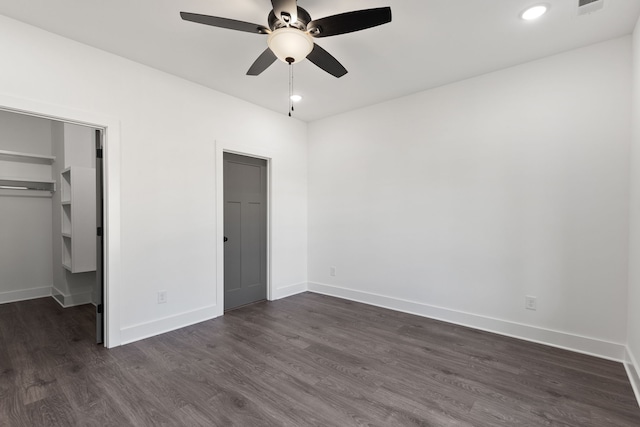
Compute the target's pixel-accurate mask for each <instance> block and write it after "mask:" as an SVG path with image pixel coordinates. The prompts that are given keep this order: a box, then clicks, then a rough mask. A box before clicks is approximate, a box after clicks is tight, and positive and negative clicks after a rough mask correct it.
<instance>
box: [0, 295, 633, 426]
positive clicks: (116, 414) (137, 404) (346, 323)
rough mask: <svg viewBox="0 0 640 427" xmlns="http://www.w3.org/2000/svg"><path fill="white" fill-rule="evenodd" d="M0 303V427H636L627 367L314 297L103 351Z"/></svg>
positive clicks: (79, 325) (48, 308) (82, 323)
mask: <svg viewBox="0 0 640 427" xmlns="http://www.w3.org/2000/svg"><path fill="white" fill-rule="evenodd" d="M93 328H94V326H93V306H85V307H76V308H70V309H62V308H61V307H60V306H58V304H57V303H55V302H54V301H53V299H51V298H46V299H39V300H32V301H24V302H19V303H12V304H4V305H0V426H2V427H5V426H30V427H32V426H160V425H165V426H242V427H250V426H296V427H300V426H340V427H345V426H414V425H417V426H581V427H582V426H597V427H609V426H640V408H638V405H637V403H636V401H635V398H634V396H633V392H632V389H631V386H630V384H629V381H628V379H627V377H626V374H625V371H624V368H623V367H622V365H621V364H619V363H615V362H609V361H605V360H601V359H596V358H593V357H589V356H584V355H580V354H575V353H571V352H568V351H563V350H559V349H554V348H550V347H546V346H542V345H537V344H532V343H528V342H524V341H519V340H516V339H511V338H506V337H501V336H497V335H493V334H489V333H486V332H480V331H476V330H472V329H467V328H463V327H459V326H455V325H450V324H446V323H442V322H437V321H433V320H429V319H424V318H420V317H417V316H412V315H408V314H403V313H397V312H393V311H390V310H384V309H381V308H376V307H371V306H367V305H363V304H358V303H353V302H349V301H344V300H340V299H336V298H330V297H326V296H322V295H316V294H312V293H305V294H301V295H297V296H293V297H290V298H287V299H284V300H279V301H275V302H264V303H259V304H256V305H252V306H248V307H244V308H242V309H238V310H235V311H232V312H229V313H227V314H226V315H225V316H224V317H221V318H218V319H215V320H212V321H208V322H204V323H201V324H198V325H194V326H190V327H187V328H184V329H181V330H178V331H174V332H170V333H167V334H164V335H162V336H158V337H155V338H150V339H147V340H144V341H140V342H136V343H133V344H130V345H126V346H123V347H119V348H115V349H112V350H106V349H104V348H102V347H99V346H96V345H95V344H93V333H94V331H93Z"/></svg>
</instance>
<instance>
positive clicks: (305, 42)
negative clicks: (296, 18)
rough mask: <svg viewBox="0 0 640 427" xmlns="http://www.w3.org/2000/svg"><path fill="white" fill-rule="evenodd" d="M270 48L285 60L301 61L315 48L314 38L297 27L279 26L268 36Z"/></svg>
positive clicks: (279, 57)
mask: <svg viewBox="0 0 640 427" xmlns="http://www.w3.org/2000/svg"><path fill="white" fill-rule="evenodd" d="M267 45H269V49H271V51H272V52H273V53H274V54H275V55H276V56H277V57H278V59H280V60H281V61H283V62H289V61H287V58H292V59H293V63H296V62H300V61H302V60H303V59H305V58H306V57H307V55H309V53H311V51H312V50H313V38H312V37H311V36H310V35H309V34H307V33H305V32H303V31H301V30H298V29H296V28H290V27H287V28H279V29H277V30H275V31H274V32H272V33H271V34H269V37H268V38H267Z"/></svg>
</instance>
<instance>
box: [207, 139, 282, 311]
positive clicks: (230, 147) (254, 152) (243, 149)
mask: <svg viewBox="0 0 640 427" xmlns="http://www.w3.org/2000/svg"><path fill="white" fill-rule="evenodd" d="M224 153H232V154H239V155H241V156H248V157H255V158H258V159H263V160H266V161H267V299H268V300H269V301H273V289H272V283H271V176H272V173H273V172H272V170H273V155H272V153H271V151H270V150H269V149H265V148H264V147H260V146H254V145H249V144H235V143H225V142H223V141H216V158H215V162H216V163H215V166H216V185H215V187H216V188H215V190H216V317H217V316H222V315H223V314H224Z"/></svg>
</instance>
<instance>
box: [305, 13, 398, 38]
mask: <svg viewBox="0 0 640 427" xmlns="http://www.w3.org/2000/svg"><path fill="white" fill-rule="evenodd" d="M388 22H391V8H390V7H379V8H376V9H364V10H356V11H353V12H346V13H340V14H338V15H333V16H327V17H326V18H320V19H316V20H314V21H311V22H309V25H307V28H308V29H309V34H311V35H312V36H313V37H329V36H336V35H338V34H345V33H352V32H354V31H360V30H364V29H367V28H371V27H376V26H378V25H382V24H386V23H388Z"/></svg>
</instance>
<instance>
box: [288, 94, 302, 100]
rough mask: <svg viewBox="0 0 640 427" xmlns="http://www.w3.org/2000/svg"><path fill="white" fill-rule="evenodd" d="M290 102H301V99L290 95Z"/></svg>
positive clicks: (298, 96)
mask: <svg viewBox="0 0 640 427" xmlns="http://www.w3.org/2000/svg"><path fill="white" fill-rule="evenodd" d="M291 100H292V101H293V102H300V101H302V97H301V96H300V95H291Z"/></svg>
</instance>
